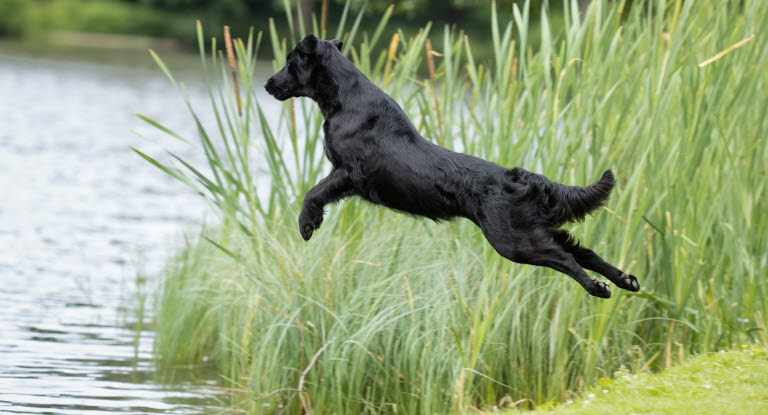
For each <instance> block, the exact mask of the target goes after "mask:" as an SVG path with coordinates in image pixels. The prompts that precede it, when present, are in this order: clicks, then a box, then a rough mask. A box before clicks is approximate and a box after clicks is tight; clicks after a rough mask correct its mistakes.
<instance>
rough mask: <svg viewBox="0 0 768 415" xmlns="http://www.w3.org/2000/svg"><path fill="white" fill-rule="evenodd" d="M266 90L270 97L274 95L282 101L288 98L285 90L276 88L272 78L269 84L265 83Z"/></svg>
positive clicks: (268, 81)
mask: <svg viewBox="0 0 768 415" xmlns="http://www.w3.org/2000/svg"><path fill="white" fill-rule="evenodd" d="M264 89H265V90H267V93H268V94H269V95H272V96H273V97H275V98H277V99H279V100H280V101H285V100H286V98H287V97H286V96H285V89H283V88H278V87H277V86H275V81H274V80H272V78H269V79H268V80H267V82H264Z"/></svg>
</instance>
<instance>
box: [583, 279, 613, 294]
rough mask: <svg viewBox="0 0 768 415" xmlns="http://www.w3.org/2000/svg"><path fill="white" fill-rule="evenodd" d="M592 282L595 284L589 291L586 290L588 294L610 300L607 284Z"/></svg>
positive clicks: (609, 290)
mask: <svg viewBox="0 0 768 415" xmlns="http://www.w3.org/2000/svg"><path fill="white" fill-rule="evenodd" d="M592 281H593V282H594V283H595V284H594V285H593V286H592V289H591V290H587V291H588V292H589V293H590V294H592V295H594V296H595V297H600V298H611V287H609V286H608V284H606V283H604V282H602V281H598V280H592Z"/></svg>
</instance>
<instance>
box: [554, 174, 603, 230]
mask: <svg viewBox="0 0 768 415" xmlns="http://www.w3.org/2000/svg"><path fill="white" fill-rule="evenodd" d="M614 184H615V180H614V178H613V172H611V171H610V170H606V171H605V173H603V176H602V177H600V180H598V181H596V182H594V183H592V184H591V185H589V186H587V187H579V186H566V185H560V188H559V190H560V198H561V200H562V201H563V202H565V203H564V204H565V209H562V210H560V212H558V216H559V217H558V218H556V219H555V220H556V222H558V223H565V222H575V221H580V220H582V219H584V217H585V216H587V215H588V214H590V213H591V212H592V211H594V210H595V209H597V208H599V207H600V206H602V205H603V202H605V200H606V199H608V196H609V195H610V194H611V190H613V186H614Z"/></svg>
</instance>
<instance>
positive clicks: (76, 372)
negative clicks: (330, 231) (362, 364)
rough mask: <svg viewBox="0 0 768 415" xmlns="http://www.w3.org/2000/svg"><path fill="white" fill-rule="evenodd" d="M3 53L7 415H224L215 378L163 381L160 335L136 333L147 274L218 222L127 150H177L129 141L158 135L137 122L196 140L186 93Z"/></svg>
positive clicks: (148, 73) (112, 71) (0, 328)
mask: <svg viewBox="0 0 768 415" xmlns="http://www.w3.org/2000/svg"><path fill="white" fill-rule="evenodd" d="M1 46H2V45H0V413H35V414H101V413H114V412H124V413H154V412H157V413H175V414H184V413H215V412H218V410H219V409H220V408H221V406H222V405H223V404H222V403H221V402H222V399H224V398H223V395H222V391H221V390H220V388H218V387H217V386H216V382H215V377H213V376H211V375H205V374H204V373H203V372H201V371H200V370H195V371H189V372H185V373H177V374H176V376H175V380H176V382H175V383H173V384H164V382H163V381H161V376H160V374H159V373H158V372H157V371H156V370H155V367H154V365H153V363H152V356H151V350H152V338H153V335H152V333H151V332H148V331H144V332H142V334H141V336H140V337H139V338H138V339H137V338H136V332H135V331H133V330H131V329H130V327H131V326H132V325H133V323H135V322H136V321H137V319H138V314H137V313H136V312H135V308H136V304H137V303H138V301H137V298H138V296H139V294H140V292H141V291H150V292H149V296H148V300H147V301H151V298H152V297H153V295H154V294H155V291H156V286H157V284H156V283H155V284H154V285H152V282H151V281H152V280H151V279H150V283H148V284H147V287H145V288H141V289H139V290H138V293H137V287H138V286H139V285H137V282H136V275H137V273H147V274H157V273H158V272H159V271H160V270H161V269H162V265H163V263H164V261H165V260H166V259H167V258H168V255H169V253H171V252H172V251H173V250H172V247H173V246H178V242H179V241H180V240H181V238H182V236H183V233H184V232H185V231H188V232H190V233H194V232H196V231H198V230H199V226H200V223H201V219H202V218H205V217H208V218H210V219H211V220H213V219H214V218H213V216H212V214H210V213H209V212H208V210H207V207H206V206H205V205H204V203H203V202H202V201H201V200H200V199H199V198H198V197H197V196H196V195H194V194H192V193H191V192H190V191H189V190H187V189H186V188H185V187H183V185H181V184H179V183H177V182H174V181H172V180H171V179H169V178H166V177H165V176H163V175H162V174H161V173H160V171H159V170H157V169H155V168H154V167H152V166H150V165H149V164H148V163H146V162H145V161H143V160H142V159H140V158H139V157H138V156H137V155H136V154H135V153H133V152H132V151H131V150H130V148H129V147H130V146H138V147H140V148H142V150H146V151H147V152H150V153H153V154H159V153H161V148H164V147H167V144H168V143H169V142H170V140H164V141H163V145H162V146H160V145H157V144H152V143H147V142H146V141H143V140H141V139H140V138H138V137H137V136H136V135H134V134H132V133H131V130H132V129H133V130H136V131H137V132H139V133H142V134H145V135H147V136H151V137H156V138H157V137H160V135H159V134H157V133H156V132H155V131H154V130H153V129H152V128H151V127H148V126H146V125H145V124H143V122H142V121H140V120H139V119H138V118H136V117H135V115H134V113H136V112H140V113H142V114H146V115H149V116H151V117H153V118H154V119H156V120H158V121H162V122H163V123H165V124H167V125H169V126H171V127H173V128H178V130H179V131H180V132H183V133H187V134H186V135H187V136H190V137H194V135H193V134H192V133H193V130H192V125H191V124H190V122H189V118H188V115H187V113H186V112H185V110H184V107H183V101H182V100H181V98H180V95H179V94H178V93H177V92H176V91H175V90H174V89H173V87H172V86H171V85H170V84H169V82H168V81H167V80H166V79H165V78H163V76H162V75H161V74H160V73H159V71H156V70H151V69H147V68H146V67H147V66H148V65H146V63H144V65H143V67H134V68H133V69H131V68H130V67H129V68H126V67H125V65H123V66H121V67H120V68H118V67H114V66H110V65H103V64H93V63H91V64H83V63H71V62H70V63H68V62H61V61H58V60H55V61H49V60H38V59H30V58H28V57H24V58H18V57H8V56H3V54H2V48H1ZM142 56H143V55H142ZM143 59H149V58H148V56H146V57H144V58H143ZM195 76H197V75H196V74H194V73H191V74H190V77H193V78H194V77H195ZM190 93H191V95H192V99H193V101H201V102H204V101H205V98H204V95H203V94H202V92H201V89H200V88H197V89H195V88H194V85H192V86H191V87H190ZM175 150H176V151H179V152H180V153H181V154H182V155H185V154H187V155H189V156H190V157H191V154H190V152H191V151H192V150H190V149H189V148H188V147H185V146H181V145H180V146H179V148H177V149H175ZM185 152H186V153H185ZM137 340H138V342H137ZM137 343H138V347H136V344H137Z"/></svg>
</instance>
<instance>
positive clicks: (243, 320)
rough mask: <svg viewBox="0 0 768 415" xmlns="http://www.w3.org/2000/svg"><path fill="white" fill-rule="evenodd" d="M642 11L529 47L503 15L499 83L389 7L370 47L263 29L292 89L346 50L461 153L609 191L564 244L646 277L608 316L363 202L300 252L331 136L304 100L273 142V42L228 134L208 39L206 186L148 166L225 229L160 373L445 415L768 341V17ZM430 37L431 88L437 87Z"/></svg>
mask: <svg viewBox="0 0 768 415" xmlns="http://www.w3.org/2000/svg"><path fill="white" fill-rule="evenodd" d="M634 3H636V4H634V5H633V6H632V7H629V6H628V4H627V2H625V1H612V2H611V1H601V0H596V1H593V2H592V3H591V5H590V7H589V8H588V9H587V10H586V12H585V13H583V14H580V13H579V11H578V5H577V2H575V1H569V0H566V1H565V2H564V5H565V18H564V20H565V26H564V27H563V28H562V29H560V30H555V29H554V28H552V27H550V26H549V23H548V22H549V20H548V17H547V13H546V10H545V11H544V12H543V13H542V17H541V21H540V22H538V30H540V32H541V42H540V44H538V45H536V46H535V47H533V46H531V45H529V44H528V33H529V28H530V27H531V25H533V24H534V23H533V22H531V21H530V18H529V9H530V7H529V4H528V2H525V4H523V5H521V6H520V7H517V6H516V7H515V9H514V18H513V21H509V22H502V21H499V18H498V16H497V14H496V12H495V10H494V13H493V17H492V19H491V22H490V26H491V33H492V39H493V40H492V41H493V50H494V59H492V60H491V61H490V62H478V61H476V60H475V59H474V58H473V54H472V41H471V38H470V37H469V36H468V35H466V34H464V33H462V32H460V31H458V30H456V29H454V28H450V27H445V28H432V27H430V26H427V27H425V28H424V29H423V30H421V31H420V32H419V33H417V34H416V35H414V36H412V37H407V36H405V34H404V33H402V32H401V31H396V32H393V31H392V29H389V28H387V21H388V18H389V16H390V13H391V10H392V9H390V10H389V11H388V12H387V13H386V14H385V15H384V16H383V17H382V20H381V24H379V25H378V27H376V28H373V30H372V31H371V32H368V31H365V30H363V28H361V27H360V21H361V17H360V16H361V15H360V14H357V15H353V13H352V10H351V9H350V7H349V4H347V7H346V8H345V9H344V13H343V15H342V16H341V19H340V23H339V26H338V28H337V30H336V31H335V32H334V31H332V30H329V29H328V28H326V27H318V22H317V20H318V19H317V17H315V16H313V18H312V22H311V23H310V22H303V21H301V20H298V26H297V27H294V26H293V22H294V19H293V10H292V8H291V6H290V4H289V2H288V1H287V0H286V14H287V16H286V17H287V19H288V22H289V24H290V25H291V26H290V32H291V33H290V35H289V36H286V37H282V36H280V35H279V34H278V33H277V30H276V28H275V25H274V23H273V22H272V21H270V23H269V26H268V27H267V30H268V32H269V38H270V39H269V44H270V46H271V48H272V55H273V56H274V60H273V61H272V64H273V67H274V68H275V69H279V67H281V66H282V64H283V62H284V59H285V55H286V53H287V51H288V50H289V49H290V48H291V47H292V46H293V45H294V44H295V42H296V41H297V40H298V39H300V38H301V37H302V35H303V34H304V33H307V32H309V30H307V27H309V26H311V27H312V31H313V32H314V33H319V34H321V35H322V34H326V35H325V36H327V37H332V36H333V34H334V33H335V37H338V38H341V39H342V40H343V41H344V42H345V46H344V51H345V54H346V55H347V56H348V57H349V58H350V59H352V60H353V62H354V63H355V64H356V65H357V66H358V67H360V68H361V69H362V70H363V71H364V72H365V73H366V74H367V75H368V76H369V78H370V79H371V80H373V81H374V82H376V83H377V84H379V85H382V86H383V87H384V88H385V90H386V91H387V92H388V93H390V94H391V95H392V96H393V97H394V98H395V99H396V100H397V101H398V102H400V103H401V105H402V106H403V107H404V109H405V111H406V112H407V113H408V114H409V116H410V117H411V118H412V120H413V122H414V123H415V125H416V126H417V128H418V129H419V131H421V132H422V134H423V135H424V137H425V138H427V139H430V140H433V141H435V142H438V143H440V144H442V145H444V146H446V147H449V148H454V149H458V150H461V151H464V152H467V153H471V154H474V155H477V156H481V157H485V158H488V159H491V160H494V161H496V162H498V163H499V164H502V165H506V166H510V167H511V166H516V165H520V166H523V167H525V168H527V169H529V170H533V171H536V172H539V173H543V174H545V175H547V176H548V177H550V178H551V179H553V180H556V181H559V182H562V183H566V184H578V185H586V184H588V183H591V182H592V181H594V180H595V179H597V178H598V177H599V176H600V174H601V173H602V171H603V170H605V169H607V168H613V169H614V171H615V173H616V174H617V179H618V183H617V186H616V189H615V190H614V193H613V195H612V197H611V199H610V200H609V201H608V203H607V206H606V207H605V208H604V209H601V210H600V211H599V212H598V213H596V214H595V215H593V216H592V217H591V218H588V219H587V220H586V221H585V222H584V223H580V224H575V225H573V226H572V229H573V231H574V233H575V234H576V235H578V236H579V237H580V238H581V240H582V241H583V242H584V243H585V244H586V245H587V246H589V247H593V248H594V250H595V251H597V252H598V253H599V254H600V255H602V256H603V257H604V258H606V259H607V260H608V261H610V262H612V263H615V264H616V265H617V266H619V267H620V268H622V269H626V270H628V271H630V272H632V273H633V274H635V275H637V276H638V279H639V280H640V283H641V286H642V288H643V291H642V292H641V293H637V294H635V293H629V292H626V291H620V290H618V289H616V288H614V290H613V292H614V295H613V298H611V299H610V300H600V299H595V298H592V297H590V296H589V295H588V294H586V293H585V292H584V291H583V290H582V289H581V288H580V287H579V286H578V285H577V284H576V283H575V282H574V281H572V280H570V279H569V278H568V277H566V276H564V275H561V274H558V273H556V272H555V271H552V270H549V269H544V268H535V267H528V266H523V265H518V264H513V263H510V262H509V261H507V260H505V259H503V258H501V257H499V256H498V255H497V254H496V253H495V252H494V251H493V249H492V248H491V247H490V245H488V244H487V243H486V242H485V240H484V238H483V237H482V234H481V232H480V231H479V230H478V229H477V228H476V227H475V226H474V225H472V224H471V223H468V221H465V220H457V221H455V222H453V223H451V224H434V223H430V222H428V221H426V220H416V219H412V218H409V217H406V216H403V215H400V214H396V213H393V212H390V211H387V210H385V209H382V208H379V207H374V206H370V205H367V204H364V203H361V202H359V201H356V200H349V201H346V202H345V203H344V204H343V205H340V206H336V207H331V208H330V213H329V214H328V215H327V217H326V220H325V222H324V224H323V227H322V228H321V229H320V230H319V231H317V232H315V235H314V236H313V238H312V240H311V241H310V242H308V243H305V242H304V241H303V240H302V239H301V237H300V236H299V232H298V229H297V224H296V216H297V214H298V211H299V208H300V203H301V199H302V196H303V194H304V193H305V192H306V190H307V189H309V188H310V187H311V186H312V185H313V184H314V183H315V182H317V180H318V179H319V178H321V177H322V175H323V174H324V173H325V172H327V171H328V170H329V165H328V163H327V162H326V161H324V159H323V154H322V134H321V132H320V130H321V125H322V116H321V115H320V114H319V111H318V110H317V109H316V108H315V104H314V103H313V102H311V101H310V100H308V99H298V100H293V101H288V102H286V103H285V104H284V105H283V106H282V110H281V113H280V116H279V119H278V121H277V122H271V121H269V119H268V117H267V116H266V114H265V113H264V109H263V107H262V105H261V101H262V100H265V99H271V98H270V97H267V96H266V95H264V94H263V93H262V92H261V83H263V81H264V79H262V78H261V77H257V76H255V74H254V68H255V67H256V58H255V57H256V55H257V51H258V49H259V46H260V45H261V44H262V35H261V32H259V33H258V34H254V33H251V34H250V35H249V36H248V38H247V40H245V41H241V40H235V42H234V51H235V54H236V57H237V74H238V76H239V80H240V85H241V86H242V87H241V90H240V94H241V95H242V96H243V97H244V98H243V109H242V110H243V115H242V116H239V115H237V112H238V110H237V106H236V102H235V94H234V92H233V85H232V81H231V73H230V70H229V67H228V66H227V64H226V58H225V57H222V56H219V55H218V54H217V53H218V52H213V53H212V52H211V51H217V50H218V48H219V46H218V45H217V44H216V41H215V39H214V40H213V41H211V42H210V44H208V43H207V42H206V41H205V37H204V35H203V33H202V31H201V29H200V28H199V26H198V37H199V39H200V54H201V61H202V65H203V68H204V70H205V73H206V76H205V79H206V82H207V85H208V92H209V94H210V105H211V107H210V108H208V109H206V110H205V111H207V112H209V113H211V114H213V116H214V118H215V120H216V126H215V129H214V130H212V131H209V130H207V129H206V128H205V127H204V126H203V124H202V123H201V122H200V121H199V117H198V116H197V114H198V113H197V112H196V111H200V110H198V109H194V108H192V106H191V104H189V101H188V100H187V103H188V107H189V110H190V113H191V114H192V120H193V122H195V123H196V125H197V127H198V137H197V138H196V140H191V139H189V141H190V142H195V144H192V145H194V146H196V147H197V148H199V149H200V151H201V152H202V153H203V154H204V155H205V160H206V165H204V166H202V167H195V166H193V165H191V164H190V163H189V162H188V161H186V160H184V159H182V158H179V157H175V158H173V161H172V162H171V163H164V162H161V161H159V160H158V159H156V158H153V157H151V156H149V155H146V154H144V153H141V152H139V150H136V151H137V152H139V154H141V155H142V156H143V157H145V158H146V159H147V160H148V161H149V162H151V163H153V164H154V165H156V166H157V167H159V168H160V169H162V170H163V171H165V172H166V173H167V174H169V175H171V176H173V177H175V178H177V179H178V180H180V181H182V182H184V183H185V184H187V185H189V186H191V187H192V188H194V189H195V190H196V191H198V192H199V193H200V194H201V195H203V196H204V197H205V198H206V199H207V200H208V201H209V202H210V203H211V204H212V205H214V206H216V207H217V208H218V211H219V212H220V213H221V224H220V225H218V226H217V227H216V228H214V229H208V230H206V231H204V232H203V234H202V236H201V239H200V241H199V242H194V243H191V244H190V245H188V246H186V247H184V248H183V249H182V251H181V252H180V253H179V255H178V256H177V257H176V258H175V259H174V260H172V261H171V263H170V265H169V270H168V272H167V273H166V274H165V275H164V276H163V278H164V285H163V290H162V292H161V293H160V294H159V299H158V304H159V305H158V309H157V310H156V316H155V325H156V328H157V337H156V343H155V350H156V352H157V355H158V357H159V359H160V361H161V362H162V363H163V364H166V365H175V364H190V363H198V362H202V361H204V360H210V361H213V362H215V364H216V365H217V367H218V368H219V371H220V373H221V375H222V379H223V381H224V382H225V383H226V384H227V386H228V387H231V388H233V390H235V391H236V393H235V394H234V397H233V405H234V406H235V407H236V408H238V409H242V410H244V411H246V412H249V413H272V412H280V411H281V410H282V409H285V408H288V409H287V410H288V411H289V412H291V413H297V412H299V411H302V410H303V411H305V412H310V411H314V412H318V413H363V412H367V413H371V412H391V413H395V412H397V413H435V412H437V413H446V412H465V411H469V410H471V409H472V408H480V409H487V408H489V407H492V406H494V405H497V406H509V405H513V404H517V405H525V406H529V407H530V406H541V405H545V404H547V403H549V402H553V401H558V400H562V399H564V398H566V397H567V396H569V395H570V394H572V393H573V392H574V391H579V390H581V389H582V388H583V387H585V386H587V385H591V384H593V383H595V382H596V381H597V380H598V379H600V378H603V377H610V376H612V374H613V373H614V371H616V370H617V369H619V368H622V367H623V368H627V369H630V370H646V369H649V368H650V369H655V368H663V367H668V366H669V365H671V364H672V363H674V362H677V361H679V360H682V359H685V358H686V357H687V356H689V355H692V354H696V353H701V352H706V351H711V350H716V349H721V348H725V347H729V346H731V345H733V344H735V343H740V342H749V341H761V342H765V341H766V337H768V336H766V332H765V318H766V315H767V312H768V301H766V297H767V296H768V292H767V290H766V289H765V288H764V285H763V281H764V277H765V274H766V266H767V265H766V264H768V237H767V235H768V216H766V215H765V214H764V213H765V212H766V211H768V206H767V203H766V172H765V168H766V165H768V146H766V143H765V139H766V132H768V125H767V123H768V121H766V117H765V115H764V112H765V108H768V95H767V94H765V93H764V92H763V91H765V90H766V88H768V75H766V74H768V71H766V67H767V66H766V65H768V46H766V43H765V34H766V32H765V29H764V27H765V26H764V22H766V21H768V3H766V2H762V1H759V0H745V1H743V2H730V1H715V0H702V1H696V2H692V1H691V2H683V1H666V2H665V1H661V0H659V1H648V2H645V3H643V4H637V2H634ZM321 26H322V22H321ZM557 33H560V34H559V35H557ZM752 35H754V37H753V38H750V36H752ZM388 37H389V44H388V45H387V44H386V42H387V38H388ZM428 38H429V39H430V41H431V48H432V49H433V50H434V51H435V52H436V53H435V54H433V55H431V59H433V62H434V63H435V72H434V74H429V75H424V73H425V72H424V71H423V68H424V67H426V64H425V62H426V60H427V55H426V50H427V47H426V41H427V39H428ZM721 52H723V53H721ZM153 56H155V59H156V60H157V62H158V64H159V65H160V67H161V68H163V70H164V71H165V72H166V74H167V75H168V77H169V78H170V79H171V81H172V82H174V83H175V82H176V81H175V80H174V78H173V75H172V74H171V73H170V72H169V71H168V70H167V69H166V68H165V66H164V65H163V63H162V61H161V60H160V58H159V57H157V56H156V55H153ZM713 57H714V58H716V59H714V61H711V60H710V58H713ZM708 60H710V61H709V62H708ZM420 69H422V70H420ZM256 78H258V79H256ZM179 87H180V88H181V89H182V90H183V85H180V84H179ZM145 119H146V120H147V121H148V122H150V123H151V124H153V125H155V126H156V127H158V128H159V130H160V131H162V132H165V133H168V134H170V135H171V136H173V137H176V138H182V137H179V136H178V134H176V133H174V132H173V131H170V130H168V129H167V128H166V127H164V126H162V125H161V124H159V123H157V122H155V121H153V120H150V119H148V118H145ZM265 176H266V177H268V178H269V180H268V181H266V182H264V184H263V185H260V186H258V188H257V182H258V180H257V179H258V178H259V177H265Z"/></svg>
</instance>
